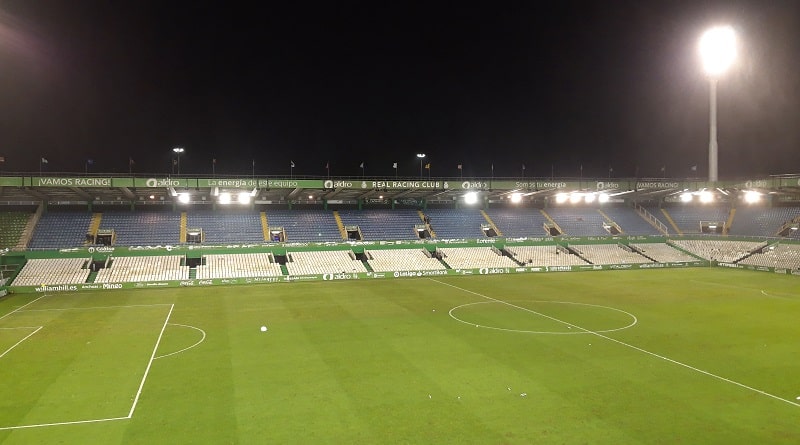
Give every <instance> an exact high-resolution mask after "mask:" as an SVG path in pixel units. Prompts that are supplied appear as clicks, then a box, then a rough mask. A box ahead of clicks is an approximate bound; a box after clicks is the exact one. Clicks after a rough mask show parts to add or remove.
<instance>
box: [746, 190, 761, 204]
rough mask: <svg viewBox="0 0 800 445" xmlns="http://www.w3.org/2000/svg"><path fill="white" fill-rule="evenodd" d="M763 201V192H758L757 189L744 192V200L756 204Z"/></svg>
mask: <svg viewBox="0 0 800 445" xmlns="http://www.w3.org/2000/svg"><path fill="white" fill-rule="evenodd" d="M759 201H761V193H758V192H757V191H755V190H748V191H746V192H744V202H746V203H748V204H755V203H757V202H759Z"/></svg>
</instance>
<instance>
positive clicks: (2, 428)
mask: <svg viewBox="0 0 800 445" xmlns="http://www.w3.org/2000/svg"><path fill="white" fill-rule="evenodd" d="M114 420H130V416H126V417H109V418H107V419H89V420H73V421H70V422H53V423H36V424H32V425H16V426H0V431H8V430H24V429H29V428H44V427H47V426H60V425H80V424H85V423H101V422H112V421H114Z"/></svg>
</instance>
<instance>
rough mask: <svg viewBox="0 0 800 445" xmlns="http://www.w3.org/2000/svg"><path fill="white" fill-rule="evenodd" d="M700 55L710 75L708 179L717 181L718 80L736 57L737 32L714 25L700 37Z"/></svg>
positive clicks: (728, 27) (704, 67)
mask: <svg viewBox="0 0 800 445" xmlns="http://www.w3.org/2000/svg"><path fill="white" fill-rule="evenodd" d="M699 49H700V57H701V59H702V60H703V69H704V70H705V72H706V75H708V79H709V83H710V86H711V88H710V90H709V104H710V110H709V113H710V118H709V142H708V181H709V182H717V180H718V179H719V177H718V174H717V164H718V162H717V161H718V158H717V150H718V146H717V80H718V79H719V77H720V76H722V75H723V74H724V73H725V72H726V71H727V70H728V68H730V66H731V65H732V64H733V61H734V59H736V34H735V33H734V31H733V28H731V27H730V26H716V27H713V28H711V29H709V30H707V31H706V32H704V33H703V35H702V36H701V37H700V45H699Z"/></svg>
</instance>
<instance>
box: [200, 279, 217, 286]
mask: <svg viewBox="0 0 800 445" xmlns="http://www.w3.org/2000/svg"><path fill="white" fill-rule="evenodd" d="M212 284H214V282H213V281H212V280H197V285H198V286H210V285H212Z"/></svg>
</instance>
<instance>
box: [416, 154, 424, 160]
mask: <svg viewBox="0 0 800 445" xmlns="http://www.w3.org/2000/svg"><path fill="white" fill-rule="evenodd" d="M417 157H418V158H420V159H422V158H424V157H425V153H417Z"/></svg>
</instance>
